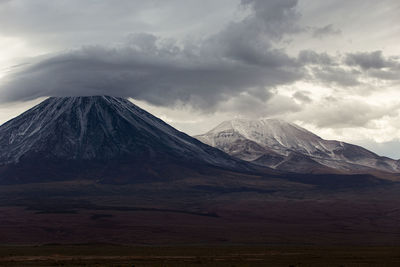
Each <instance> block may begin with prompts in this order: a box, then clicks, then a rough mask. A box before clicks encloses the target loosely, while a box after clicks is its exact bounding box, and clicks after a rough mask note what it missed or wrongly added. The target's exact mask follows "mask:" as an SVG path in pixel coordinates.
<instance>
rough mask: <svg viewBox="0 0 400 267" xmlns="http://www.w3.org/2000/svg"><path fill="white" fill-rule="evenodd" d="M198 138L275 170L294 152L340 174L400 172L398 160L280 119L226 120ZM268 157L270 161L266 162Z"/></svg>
mask: <svg viewBox="0 0 400 267" xmlns="http://www.w3.org/2000/svg"><path fill="white" fill-rule="evenodd" d="M195 138H197V139H199V140H200V141H202V142H204V143H206V144H208V145H211V146H214V147H216V148H219V149H221V150H222V151H225V152H226V153H228V154H230V155H232V156H235V157H238V158H240V159H243V160H247V161H250V162H253V163H257V164H260V165H263V166H268V167H271V168H275V169H281V168H282V166H281V165H282V163H283V162H284V161H285V160H288V159H290V158H293V157H295V156H294V155H293V153H294V154H297V153H300V154H302V155H303V156H304V157H309V159H307V161H308V162H310V160H313V161H315V162H316V165H315V166H314V167H321V165H322V166H326V167H328V168H330V169H331V170H337V171H339V172H354V173H360V172H371V171H373V170H379V171H383V172H389V173H399V172H400V164H399V161H396V160H393V159H390V158H388V157H381V156H378V155H377V154H375V153H373V152H371V151H369V150H367V149H365V148H363V147H361V146H357V145H352V144H349V143H345V142H341V141H336V140H325V139H322V138H321V137H319V136H317V135H315V134H314V133H312V132H310V131H308V130H306V129H304V128H302V127H300V126H298V125H296V124H294V123H288V122H285V121H283V120H280V119H260V120H246V119H235V120H231V121H225V122H222V123H221V124H219V125H218V126H216V127H215V128H213V129H212V130H210V131H209V132H207V133H205V134H203V135H197V136H195ZM266 155H267V156H268V157H269V158H270V160H266V159H265V157H264V159H263V156H266ZM295 158H296V157H295ZM297 158H298V157H297ZM278 159H280V160H278ZM303 159H305V158H303ZM292 163H293V164H295V163H296V161H294V162H292ZM317 165H318V166H317ZM279 166H281V167H279ZM286 169H287V168H286Z"/></svg>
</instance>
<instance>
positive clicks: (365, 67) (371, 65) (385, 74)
mask: <svg viewBox="0 0 400 267" xmlns="http://www.w3.org/2000/svg"><path fill="white" fill-rule="evenodd" d="M344 63H345V64H346V65H348V66H351V67H358V68H359V69H360V70H361V71H362V72H363V73H364V75H365V76H367V77H372V78H377V79H380V80H392V81H395V80H400V60H399V58H398V57H394V56H392V57H385V56H384V55H383V52H382V51H374V52H359V53H348V54H347V55H346V57H345V59H344Z"/></svg>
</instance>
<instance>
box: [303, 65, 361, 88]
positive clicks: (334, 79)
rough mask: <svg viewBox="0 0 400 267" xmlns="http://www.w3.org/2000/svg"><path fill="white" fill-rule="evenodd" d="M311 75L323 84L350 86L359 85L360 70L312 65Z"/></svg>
mask: <svg viewBox="0 0 400 267" xmlns="http://www.w3.org/2000/svg"><path fill="white" fill-rule="evenodd" d="M311 72H312V75H313V77H314V79H316V80H317V81H320V82H322V83H323V84H325V85H339V86H343V87H352V86H357V85H360V84H361V82H360V81H359V77H360V74H361V73H360V72H359V71H357V70H346V69H344V68H342V67H341V66H338V67H332V66H318V67H313V68H312V70H311Z"/></svg>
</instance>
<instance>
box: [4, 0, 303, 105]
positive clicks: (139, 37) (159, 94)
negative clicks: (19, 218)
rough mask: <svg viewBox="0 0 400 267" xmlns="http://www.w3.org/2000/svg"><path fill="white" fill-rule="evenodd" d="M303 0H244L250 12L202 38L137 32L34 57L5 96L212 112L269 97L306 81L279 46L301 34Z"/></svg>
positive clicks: (6, 85) (16, 74)
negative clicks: (111, 100) (113, 42)
mask: <svg viewBox="0 0 400 267" xmlns="http://www.w3.org/2000/svg"><path fill="white" fill-rule="evenodd" d="M296 4H297V1H294V0H273V1H261V0H251V1H250V0H243V1H242V6H243V7H245V8H247V9H248V12H249V15H248V16H246V17H245V18H244V19H242V20H241V21H238V22H232V23H230V24H229V25H227V27H226V28H224V29H223V30H222V31H221V32H219V33H218V34H215V35H212V36H210V37H206V38H204V39H203V40H202V41H201V42H198V43H195V42H185V43H182V42H177V41H174V40H171V39H164V38H160V37H158V36H156V35H153V34H147V33H142V34H132V35H130V36H129V38H128V41H127V43H125V44H124V45H122V46H119V47H114V48H109V47H108V48H107V47H103V46H87V47H84V48H81V49H78V50H73V51H69V52H65V53H61V54H55V55H49V56H46V57H44V58H43V57H42V58H40V59H36V60H33V62H31V64H28V65H25V66H22V67H20V68H17V70H15V71H14V72H12V73H11V74H9V75H8V76H7V77H6V78H5V79H4V80H5V83H4V85H3V86H2V87H1V100H2V101H3V102H4V101H17V100H30V99H34V98H37V97H42V96H71V95H73V96H76V95H78V96H82V95H103V94H106V95H116V96H125V97H133V98H135V99H138V100H145V101H147V102H149V103H152V104H156V105H162V106H169V105H174V104H176V103H177V102H185V103H188V104H191V105H192V106H194V107H198V108H201V109H207V110H212V109H213V108H215V107H216V106H217V105H218V103H219V102H221V101H224V100H227V99H230V98H232V97H235V96H238V95H240V94H241V93H243V92H248V93H249V94H250V95H254V96H257V97H259V98H260V99H263V100H267V99H268V98H269V97H270V94H269V93H268V89H270V88H274V87H275V86H278V85H281V84H286V83H291V82H294V81H296V80H298V79H300V78H301V77H302V75H303V70H302V68H301V66H299V63H298V61H297V60H296V59H295V58H291V57H290V56H288V55H287V54H286V53H285V52H284V50H282V49H278V48H275V45H274V44H275V43H277V42H279V41H280V40H281V39H282V38H283V37H284V36H285V35H286V34H292V33H294V32H296V31H298V28H297V26H296V23H295V22H296V20H297V17H298V14H297V13H296V10H295V7H296Z"/></svg>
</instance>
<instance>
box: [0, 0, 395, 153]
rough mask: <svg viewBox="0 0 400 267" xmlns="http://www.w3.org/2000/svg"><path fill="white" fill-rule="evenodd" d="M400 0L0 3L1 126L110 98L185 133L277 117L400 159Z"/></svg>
mask: <svg viewBox="0 0 400 267" xmlns="http://www.w3.org/2000/svg"><path fill="white" fill-rule="evenodd" d="M399 14H400V2H399V1H398V0H381V1H373V0H325V1H312V0H298V1H296V0H237V1H235V0H202V1H198V0H148V1H141V0H140V1H139V0H137V1H136V0H112V1H111V0H108V1H106V0H86V1H82V0H35V1H31V0H0V124H1V123H3V122H5V121H7V120H9V119H11V118H13V117H14V116H16V115H18V114H20V113H21V112H23V111H24V110H26V109H27V108H29V107H31V106H33V105H34V104H37V103H38V102H40V101H41V100H43V99H44V98H46V97H48V96H77V95H79V96H80V95H102V94H107V95H115V96H123V97H130V98H132V101H133V102H134V103H136V104H138V105H139V106H140V107H142V108H145V109H147V110H148V111H149V112H151V113H153V114H154V115H156V116H159V117H161V118H162V119H164V120H165V121H166V122H168V123H170V124H171V125H173V126H175V127H176V128H178V129H180V130H182V131H184V132H186V133H188V134H200V133H204V132H206V131H208V130H210V129H211V128H213V127H214V126H216V125H217V124H219V123H220V122H222V121H224V120H229V119H232V118H237V117H240V118H251V119H257V118H264V117H278V118H282V119H285V120H288V121H292V122H295V123H298V124H299V125H301V126H303V127H305V128H307V129H308V130H311V131H313V132H315V133H316V134H318V135H320V136H321V137H323V138H325V139H337V140H342V141H347V142H351V143H355V144H360V145H363V146H365V147H367V148H369V149H372V150H373V151H375V152H378V153H379V154H382V155H388V156H391V157H394V158H400V140H399V139H400V113H399V111H400V46H399V43H400V16H399Z"/></svg>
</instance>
